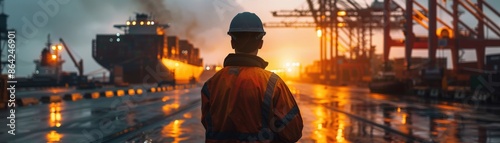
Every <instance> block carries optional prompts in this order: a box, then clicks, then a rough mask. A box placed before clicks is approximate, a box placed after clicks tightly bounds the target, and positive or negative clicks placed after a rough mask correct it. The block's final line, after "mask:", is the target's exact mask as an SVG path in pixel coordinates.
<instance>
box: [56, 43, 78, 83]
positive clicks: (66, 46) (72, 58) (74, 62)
mask: <svg viewBox="0 0 500 143" xmlns="http://www.w3.org/2000/svg"><path fill="white" fill-rule="evenodd" d="M59 41H61V43H62V44H63V46H64V48H67V49H66V50H65V51H66V52H68V55H69V57H70V58H71V61H73V64H75V67H76V68H77V69H78V75H79V76H83V60H82V59H80V61H79V62H77V61H76V59H75V57H74V56H73V54H72V53H71V51H69V47H68V45H66V43H65V42H64V40H63V39H62V38H59Z"/></svg>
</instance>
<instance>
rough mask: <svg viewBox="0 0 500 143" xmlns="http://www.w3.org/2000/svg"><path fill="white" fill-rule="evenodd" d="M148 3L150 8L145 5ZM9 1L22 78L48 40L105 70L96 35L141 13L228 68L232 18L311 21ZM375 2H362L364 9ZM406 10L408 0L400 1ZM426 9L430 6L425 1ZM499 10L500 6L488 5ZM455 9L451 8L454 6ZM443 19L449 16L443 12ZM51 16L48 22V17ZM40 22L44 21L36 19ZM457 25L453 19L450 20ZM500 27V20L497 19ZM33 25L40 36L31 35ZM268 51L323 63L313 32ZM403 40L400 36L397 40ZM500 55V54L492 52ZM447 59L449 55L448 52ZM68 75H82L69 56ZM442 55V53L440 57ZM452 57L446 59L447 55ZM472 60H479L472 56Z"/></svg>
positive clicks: (300, 32) (283, 2)
mask: <svg viewBox="0 0 500 143" xmlns="http://www.w3.org/2000/svg"><path fill="white" fill-rule="evenodd" d="M145 1H147V2H145ZM145 1H143V0H107V1H102V0H6V2H5V5H6V7H5V12H6V13H7V14H8V15H9V21H8V25H9V26H8V27H9V28H13V29H16V30H17V31H18V32H17V33H18V37H19V39H18V45H17V47H18V49H17V52H18V53H17V54H18V56H17V57H16V58H17V61H18V62H17V74H18V76H27V75H31V73H33V72H34V69H35V65H34V63H33V60H34V59H38V58H39V56H40V52H41V50H42V48H43V47H44V44H45V43H46V41H47V39H46V36H47V34H49V33H50V34H51V36H52V41H53V42H57V39H59V38H61V37H62V38H64V39H65V41H66V43H67V44H68V45H69V46H70V48H71V50H72V51H73V52H74V53H76V55H77V59H81V58H83V60H84V68H85V73H88V72H91V71H95V70H99V69H102V67H100V66H99V65H98V64H97V63H96V62H95V61H94V59H93V58H92V57H91V41H92V39H94V38H95V35H96V34H113V33H122V32H121V31H120V30H118V29H115V28H113V25H114V24H123V23H124V22H125V21H126V20H127V19H129V17H132V16H134V13H135V12H145V13H153V14H154V15H155V17H157V18H161V21H162V22H168V23H170V24H171V28H170V29H169V32H168V33H169V34H170V35H178V36H179V37H180V38H184V39H185V38H187V39H189V40H190V41H191V42H192V43H194V45H195V46H196V47H198V48H200V49H201V56H202V57H203V59H204V61H205V64H222V61H223V60H224V57H225V56H226V55H227V54H228V53H230V52H232V49H231V48H230V42H229V41H230V39H229V37H228V36H227V35H226V32H227V28H228V25H229V22H230V20H231V19H232V17H233V16H234V15H235V14H236V13H238V12H242V11H250V12H255V13H257V14H258V15H259V16H260V17H261V19H262V20H263V21H264V22H272V21H274V22H277V21H291V20H292V21H293V20H299V21H306V20H311V19H295V18H288V19H283V18H274V17H272V15H271V13H270V12H271V11H275V10H293V9H303V8H305V7H306V6H307V4H306V3H305V0H233V1H231V0H164V1H162V0H145ZM372 1H373V0H358V2H359V3H360V4H362V5H363V6H364V5H365V3H371V2H372ZM396 1H397V2H398V3H400V4H403V3H402V0H396ZM419 1H421V2H423V4H424V5H426V3H425V2H426V0H419ZM487 1H488V2H490V3H491V4H492V5H494V6H496V7H499V6H500V1H498V0H487ZM50 2H55V3H56V5H57V6H56V8H55V7H53V5H50V6H49V8H48V10H47V9H46V8H45V6H44V3H50ZM448 5H449V4H448ZM438 14H439V16H441V15H443V17H444V15H446V14H445V13H443V12H440V13H438ZM44 16H45V17H44ZM33 17H36V18H38V19H36V18H35V19H33ZM463 18H464V19H465V20H464V21H467V22H468V23H470V25H471V27H474V26H473V25H475V22H474V21H472V20H468V19H471V16H467V15H465V16H464V17H463ZM444 19H445V20H447V21H451V18H449V17H444ZM493 20H494V21H499V22H497V23H500V19H499V18H498V17H496V18H494V19H493ZM30 24H32V25H33V27H35V28H34V29H35V30H34V31H30V32H26V27H27V26H28V27H29V25H30ZM415 29H416V31H419V32H417V35H426V33H425V32H420V31H425V30H423V28H421V27H419V26H415ZM266 31H267V34H266V36H265V37H264V47H263V49H262V50H261V51H260V52H259V56H261V57H263V58H264V59H266V60H267V61H269V62H270V66H269V68H268V69H276V68H280V67H282V66H283V65H284V63H286V62H301V63H303V64H310V63H311V62H312V61H313V60H318V59H319V57H318V56H319V39H318V38H317V37H316V31H315V29H313V28H302V29H295V28H286V29H285V28H275V29H271V28H266ZM392 35H393V37H400V36H402V34H401V33H400V32H395V33H393V34H392ZM381 41H382V38H381V34H380V32H378V34H377V35H376V36H374V44H375V45H377V53H381V51H382V49H381V46H382V43H381ZM487 52H495V53H498V52H500V50H491V49H489V50H487ZM445 53H447V52H445ZM62 55H63V59H65V60H66V63H65V64H64V66H63V69H64V70H65V71H76V68H75V67H74V66H73V63H72V62H71V61H70V58H69V57H68V55H67V54H66V53H63V54H62ZM413 55H414V56H426V55H427V52H425V51H414V54H413ZM438 55H439V52H438ZM444 55H446V54H444ZM402 56H403V49H401V48H399V49H393V50H392V51H391V57H402ZM466 56H467V59H473V58H475V56H474V53H468V54H467V55H466Z"/></svg>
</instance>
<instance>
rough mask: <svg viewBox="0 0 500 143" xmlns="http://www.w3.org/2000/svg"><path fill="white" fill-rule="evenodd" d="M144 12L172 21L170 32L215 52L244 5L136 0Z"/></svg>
mask: <svg viewBox="0 0 500 143" xmlns="http://www.w3.org/2000/svg"><path fill="white" fill-rule="evenodd" d="M134 2H135V3H137V5H138V6H140V9H141V10H142V11H147V12H151V13H152V14H153V16H154V17H155V19H156V20H159V21H160V22H161V23H169V24H170V25H171V28H169V29H168V34H169V35H176V36H178V37H179V38H181V39H189V40H190V41H191V42H192V43H194V45H195V46H197V47H199V48H201V50H202V52H204V51H205V52H209V51H213V50H215V49H216V48H218V47H221V46H222V45H220V43H221V41H222V40H227V39H225V38H227V37H226V35H225V33H226V31H227V28H228V27H229V23H230V20H231V19H232V17H233V16H234V15H236V14H237V13H238V12H241V11H243V8H242V7H241V6H239V5H238V4H237V3H236V2H235V1H232V0H134Z"/></svg>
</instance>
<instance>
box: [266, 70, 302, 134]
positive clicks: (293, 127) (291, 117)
mask: <svg viewBox="0 0 500 143" xmlns="http://www.w3.org/2000/svg"><path fill="white" fill-rule="evenodd" d="M273 112H274V114H273V118H271V123H272V124H273V123H274V125H273V126H271V130H273V131H274V132H275V133H277V134H278V138H279V139H278V140H281V141H284V142H297V141H298V140H299V139H300V138H301V137H302V128H303V123H302V116H301V115H300V110H299V107H298V105H297V103H296V102H295V99H294V97H293V94H292V93H291V92H290V90H289V89H288V87H287V85H286V84H285V82H283V80H281V79H279V80H278V82H277V84H276V90H275V91H274V96H273Z"/></svg>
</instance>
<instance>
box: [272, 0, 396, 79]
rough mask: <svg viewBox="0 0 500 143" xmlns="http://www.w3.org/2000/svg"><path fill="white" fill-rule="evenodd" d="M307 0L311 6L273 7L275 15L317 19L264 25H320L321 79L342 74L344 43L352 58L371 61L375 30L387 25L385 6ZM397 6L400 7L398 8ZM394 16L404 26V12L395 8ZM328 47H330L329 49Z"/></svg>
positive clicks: (343, 0) (318, 27)
mask: <svg viewBox="0 0 500 143" xmlns="http://www.w3.org/2000/svg"><path fill="white" fill-rule="evenodd" d="M307 4H308V9H307V10H281V11H273V12H272V14H273V16H275V17H285V18H286V17H311V18H313V21H303V22H295V21H294V22H268V23H265V25H264V26H266V27H271V28H275V27H289V28H316V30H317V33H318V37H319V38H320V60H319V65H320V68H319V69H320V77H322V78H320V79H323V80H324V79H327V77H328V76H331V75H334V77H340V75H341V74H340V72H341V71H340V70H339V66H340V64H338V63H339V61H340V60H341V57H342V56H340V55H339V48H340V47H343V48H346V49H348V51H350V57H351V58H352V59H362V57H365V59H366V60H367V61H369V60H368V59H371V57H373V55H374V51H375V47H374V46H373V45H372V40H371V39H372V35H373V34H372V30H373V29H382V28H383V27H384V24H383V22H382V20H383V19H382V18H383V13H382V12H381V8H379V7H378V8H377V7H376V6H375V7H373V5H372V7H365V8H363V7H361V6H360V5H359V4H358V3H356V2H355V1H353V0H318V1H317V3H315V2H313V1H312V0H307ZM379 4H380V3H379ZM394 10H396V11H397V9H394ZM391 17H393V18H394V20H393V21H391V22H389V24H390V25H392V28H394V29H400V28H401V24H400V22H399V21H401V20H402V19H403V18H404V17H403V12H402V11H398V12H394V13H393V14H392V15H391ZM367 32H368V33H367ZM367 35H368V36H367ZM328 37H331V38H328ZM346 37H347V38H346ZM367 37H368V38H369V39H368V40H367V39H366V38H367ZM346 39H348V40H346ZM328 44H329V45H328ZM367 44H368V46H367ZM328 47H329V48H330V50H329V53H328ZM353 57H356V58H353ZM365 63H369V62H365ZM343 65H344V66H347V64H343ZM368 66H369V65H368ZM332 67H334V68H332ZM350 68H355V67H350ZM365 68H366V67H365ZM364 71H366V70H364ZM330 79H331V78H330Z"/></svg>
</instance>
